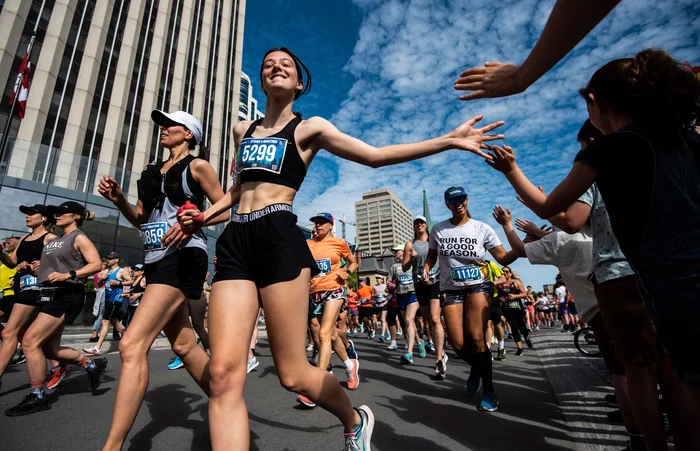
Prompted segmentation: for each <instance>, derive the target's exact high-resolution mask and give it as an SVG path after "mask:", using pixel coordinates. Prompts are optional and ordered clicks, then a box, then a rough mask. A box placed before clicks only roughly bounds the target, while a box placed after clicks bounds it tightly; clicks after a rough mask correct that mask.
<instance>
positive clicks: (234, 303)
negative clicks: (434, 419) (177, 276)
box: [181, 48, 502, 450]
mask: <svg viewBox="0 0 700 451" xmlns="http://www.w3.org/2000/svg"><path fill="white" fill-rule="evenodd" d="M302 69H303V70H304V71H305V72H306V75H307V76H306V80H305V79H304V77H303V73H302ZM260 81H261V85H262V86H261V87H262V91H263V92H264V93H265V95H266V97H267V101H266V113H267V114H266V116H265V117H264V118H263V119H260V120H257V121H254V122H239V123H237V124H236V125H235V126H234V128H233V135H234V142H235V144H236V148H237V155H236V174H237V177H236V184H235V185H234V187H232V189H231V190H230V191H229V193H228V194H227V195H226V196H224V198H223V199H222V200H221V201H220V202H218V203H216V204H215V205H213V206H212V207H211V208H210V209H208V210H207V211H206V212H204V213H203V214H200V213H199V211H189V212H185V213H184V214H183V216H182V218H181V224H183V227H184V228H185V230H196V226H199V225H202V224H207V223H209V221H211V220H212V219H214V218H216V217H217V216H218V215H219V214H220V213H221V212H224V211H228V210H229V209H230V208H231V207H232V206H234V205H236V204H237V205H238V210H237V213H236V214H235V215H234V216H233V218H232V222H231V223H230V224H229V225H228V226H227V227H226V230H224V232H223V234H222V235H221V237H220V238H219V240H218V241H217V246H216V253H217V258H218V270H217V273H216V276H215V278H214V283H213V286H212V294H211V300H210V313H211V315H210V323H209V324H210V337H211V347H212V360H211V368H210V377H211V401H210V404H209V418H210V430H211V440H212V447H213V448H214V449H215V450H221V449H227V450H228V449H248V448H249V446H250V431H249V427H248V414H247V410H246V405H245V401H244V399H243V386H244V383H245V377H246V371H245V370H246V357H247V352H248V349H247V348H248V343H249V337H250V335H251V334H252V327H253V324H254V323H255V321H254V320H255V315H256V313H257V310H258V293H259V294H260V299H261V300H262V304H263V307H264V309H265V321H266V325H267V332H268V339H269V341H270V348H271V350H272V355H273V357H274V361H275V366H276V367H277V371H278V374H279V378H280V383H281V384H282V385H283V386H284V387H285V388H287V389H288V390H291V391H294V392H296V393H299V394H301V395H304V396H305V397H307V398H309V399H310V400H311V401H313V402H315V403H317V404H318V405H319V406H320V407H322V408H324V409H326V410H328V411H329V412H331V413H332V414H334V415H335V416H336V417H338V419H339V420H340V421H341V422H342V424H343V426H344V428H345V434H346V437H345V442H346V444H345V446H346V449H348V450H351V449H363V450H369V449H370V438H371V434H372V428H373V425H374V420H373V416H372V412H371V410H370V409H369V408H368V407H366V406H362V407H360V408H359V409H353V407H352V404H351V403H350V400H349V399H348V397H347V395H346V394H345V393H344V392H343V390H342V389H341V388H340V385H339V384H338V382H337V380H335V378H334V377H333V376H332V375H330V374H329V373H328V372H326V371H325V368H315V367H313V366H311V365H310V364H309V363H308V361H307V359H306V354H305V353H304V348H305V338H304V335H305V331H306V324H307V319H308V316H307V309H308V294H309V280H310V278H311V277H312V276H314V275H315V274H317V273H318V268H317V266H316V263H315V261H314V259H313V257H312V255H311V253H310V251H309V248H308V246H307V245H306V240H305V239H304V235H303V234H302V232H301V230H300V229H299V228H298V227H297V226H296V216H295V215H294V214H293V213H292V203H293V201H294V197H295V195H296V193H297V191H298V190H299V187H300V186H301V183H302V181H303V180H304V177H305V175H306V172H307V168H308V166H309V164H311V161H312V160H313V158H314V157H315V155H316V154H317V153H318V151H319V150H321V149H326V150H328V151H329V152H331V153H333V154H335V155H337V156H339V157H341V158H344V159H347V160H351V161H355V162H359V163H362V164H366V165H368V166H372V167H379V166H384V165H389V164H396V163H401V162H404V161H410V160H415V159H417V158H422V157H425V156H428V155H432V154H436V153H439V152H442V151H444V150H447V149H450V148H458V149H463V150H467V151H470V152H474V153H477V154H478V155H481V156H484V155H485V154H484V153H483V152H481V150H480V147H481V146H482V145H483V143H484V141H488V140H492V139H499V138H502V136H501V135H497V136H489V135H486V133H488V132H489V131H491V130H493V129H495V128H496V127H498V126H500V125H501V124H502V123H500V122H499V123H494V124H491V125H488V126H486V127H484V128H482V129H474V128H473V125H474V124H476V122H478V121H479V120H481V117H480V116H479V117H475V118H473V119H471V120H470V121H468V122H466V123H464V124H462V125H461V126H459V127H458V128H457V129H456V130H454V131H453V132H450V133H448V134H446V135H443V136H441V137H439V138H435V139H431V140H428V141H423V142H420V143H415V144H405V145H391V146H386V147H382V148H375V147H373V146H370V145H368V144H365V143H364V142H362V141H360V140H359V139H356V138H353V137H351V136H348V135H346V134H344V133H342V132H341V131H339V130H338V129H337V128H335V127H334V126H333V124H331V123H330V122H328V121H327V120H325V119H322V118H319V117H312V118H310V119H307V120H303V119H302V118H301V115H300V114H298V113H294V112H293V110H292V107H293V104H294V100H295V99H297V98H299V96H301V95H303V94H306V93H307V92H308V91H309V89H310V88H311V79H310V76H309V74H308V70H307V69H306V68H305V66H304V64H303V63H302V62H301V61H300V60H299V58H298V57H296V56H295V55H294V53H292V52H291V51H290V50H289V49H285V48H277V49H272V50H270V51H268V52H267V53H265V55H264V57H263V60H262V64H261V68H260ZM193 226H195V227H194V228H193ZM242 332H243V333H244V334H243V336H241V333H242Z"/></svg>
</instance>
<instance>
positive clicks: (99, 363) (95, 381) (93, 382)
mask: <svg viewBox="0 0 700 451" xmlns="http://www.w3.org/2000/svg"><path fill="white" fill-rule="evenodd" d="M93 362H94V363H95V369H94V370H92V371H88V373H87V374H88V379H90V391H91V392H92V394H93V395H94V394H95V391H96V390H97V389H98V388H100V384H102V375H103V374H104V373H105V370H106V369H107V359H95V360H93Z"/></svg>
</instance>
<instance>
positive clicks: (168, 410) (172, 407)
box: [128, 384, 211, 451]
mask: <svg viewBox="0 0 700 451" xmlns="http://www.w3.org/2000/svg"><path fill="white" fill-rule="evenodd" d="M185 390H186V387H185V386H184V385H179V384H168V385H163V386H160V387H156V388H153V389H149V390H148V391H147V392H146V398H145V402H146V406H147V407H148V411H149V415H150V418H151V420H150V421H149V422H148V424H147V425H146V426H145V427H144V428H143V429H141V430H140V431H138V432H137V433H136V434H135V435H133V436H132V438H131V440H130V441H129V442H128V449H133V450H138V451H141V450H150V449H151V448H152V447H153V439H154V438H155V437H156V436H157V435H158V434H160V433H161V432H163V431H164V430H166V429H168V428H177V427H179V428H185V429H190V430H192V431H193V433H194V434H193V437H192V444H191V446H190V447H189V449H192V450H209V449H211V443H210V441H209V423H208V422H207V406H208V405H209V404H208V403H204V404H200V405H199V406H197V407H196V408H193V407H192V404H194V403H196V402H198V401H201V400H202V399H203V398H204V395H200V394H195V393H189V392H187V391H185ZM193 416H195V417H198V418H193Z"/></svg>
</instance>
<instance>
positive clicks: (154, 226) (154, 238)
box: [141, 222, 168, 251]
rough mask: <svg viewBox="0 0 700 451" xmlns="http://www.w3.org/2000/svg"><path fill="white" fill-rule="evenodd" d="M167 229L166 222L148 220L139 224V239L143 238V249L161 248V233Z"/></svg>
mask: <svg viewBox="0 0 700 451" xmlns="http://www.w3.org/2000/svg"><path fill="white" fill-rule="evenodd" d="M167 231H168V224H167V223H166V222H149V223H148V224H143V225H142V226H141V239H142V240H143V249H144V250H146V251H154V250H157V249H163V244H162V243H161V241H162V240H163V235H165V232H167Z"/></svg>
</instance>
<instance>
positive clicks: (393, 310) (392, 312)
mask: <svg viewBox="0 0 700 451" xmlns="http://www.w3.org/2000/svg"><path fill="white" fill-rule="evenodd" d="M397 316H398V317H399V324H401V329H404V328H405V327H406V323H405V322H404V320H403V316H401V310H399V308H398V307H394V306H393V305H388V306H387V308H386V323H387V325H389V327H391V326H396V317H397Z"/></svg>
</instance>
